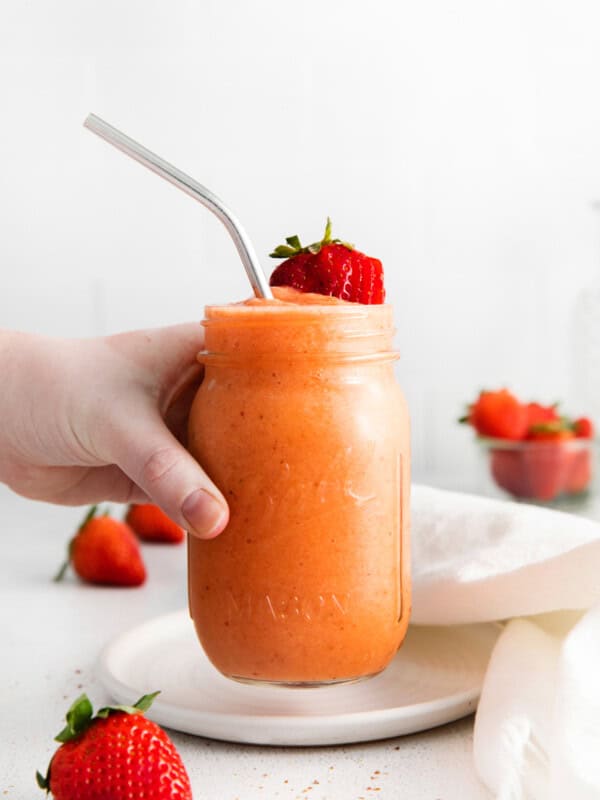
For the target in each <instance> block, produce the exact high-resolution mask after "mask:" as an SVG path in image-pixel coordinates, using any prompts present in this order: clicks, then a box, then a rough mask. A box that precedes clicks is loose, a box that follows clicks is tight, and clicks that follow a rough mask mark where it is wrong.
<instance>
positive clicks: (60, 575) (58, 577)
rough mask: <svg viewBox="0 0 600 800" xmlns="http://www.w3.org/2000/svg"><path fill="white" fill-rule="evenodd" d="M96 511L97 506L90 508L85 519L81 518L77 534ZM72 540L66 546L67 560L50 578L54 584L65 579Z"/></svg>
mask: <svg viewBox="0 0 600 800" xmlns="http://www.w3.org/2000/svg"><path fill="white" fill-rule="evenodd" d="M96 511H98V506H97V505H94V506H90V508H89V509H88V510H87V513H86V515H85V517H84V518H83V522H81V523H80V525H79V527H78V528H77V533H79V531H80V530H82V528H85V526H86V525H87V524H88V522H90V521H91V520H92V519H93V518H94V517H95V516H96ZM76 535H77V534H76ZM74 539H75V537H73V538H72V539H71V541H70V542H69V544H68V546H67V558H66V560H65V561H64V562H63V563H62V564H61V567H60V569H59V570H58V572H57V573H56V575H55V576H54V578H52V580H53V582H54V583H60V581H62V579H63V578H64V577H65V574H66V572H67V569H68V568H69V564H70V563H71V556H72V554H73V541H74Z"/></svg>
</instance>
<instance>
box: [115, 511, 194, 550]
mask: <svg viewBox="0 0 600 800" xmlns="http://www.w3.org/2000/svg"><path fill="white" fill-rule="evenodd" d="M125 522H126V523H127V524H128V525H129V527H130V528H131V529H132V530H133V531H134V532H135V533H136V534H137V535H138V536H139V538H140V539H143V540H144V541H145V542H165V543H167V544H179V543H180V542H182V541H183V540H184V538H185V531H184V530H183V528H180V527H179V525H177V523H176V522H173V520H172V519H171V518H170V517H168V516H167V515H166V514H165V512H164V511H163V510H162V509H160V508H159V507H158V506H155V505H153V504H152V503H142V504H140V505H132V506H129V509H128V510H127V515H126V517H125Z"/></svg>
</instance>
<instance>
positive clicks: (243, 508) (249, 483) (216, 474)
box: [189, 289, 410, 683]
mask: <svg viewBox="0 0 600 800" xmlns="http://www.w3.org/2000/svg"><path fill="white" fill-rule="evenodd" d="M276 294H277V299H275V300H274V301H265V300H256V299H252V300H249V301H246V303H241V304H232V305H230V306H215V307H208V308H207V310H206V319H205V323H204V324H205V326H206V351H207V352H206V353H205V354H203V355H202V356H201V360H202V361H203V362H204V364H205V378H204V381H203V383H202V386H201V388H200V390H199V392H198V395H197V397H196V399H195V401H194V405H193V408H192V413H191V419H190V437H189V446H190V450H191V452H192V453H193V454H194V456H195V457H196V458H197V459H198V461H199V462H200V463H201V464H202V465H203V466H204V468H205V469H206V471H207V472H208V474H209V475H210V476H211V478H212V479H213V480H214V481H215V483H216V484H217V485H218V486H219V488H220V489H221V491H222V492H223V493H224V495H225V497H226V499H227V501H228V503H229V506H230V522H229V525H228V526H227V528H226V529H225V531H224V532H223V533H222V534H221V535H220V536H218V537H217V538H216V539H213V540H210V541H200V540H198V539H195V538H193V537H190V542H189V598H190V611H191V614H192V617H193V620H194V624H195V627H196V630H197V633H198V636H199V638H200V641H201V642H202V645H203V646H204V649H205V650H206V653H207V655H208V656H209V658H210V659H211V661H212V662H213V663H214V664H215V666H216V667H217V668H218V669H219V670H221V672H223V673H224V674H225V675H228V676H231V677H236V678H242V679H246V680H258V681H276V682H283V683H322V682H331V681H342V680H350V679H354V678H358V677H364V676H367V675H371V674H374V673H377V672H379V671H380V670H381V669H383V668H384V667H385V666H386V665H387V663H389V661H390V660H391V659H392V658H393V656H394V654H395V652H396V650H397V648H398V647H399V645H400V643H401V642H402V639H403V637H404V635H405V632H406V626H407V624H408V615H409V610H410V599H409V575H408V564H409V554H408V492H409V488H408V487H409V434H408V419H407V413H406V408H405V404H404V399H403V397H402V394H401V392H400V389H399V387H398V385H397V383H396V381H395V378H394V373H393V360H394V359H395V354H394V353H393V352H392V350H391V339H392V335H393V329H392V311H391V308H390V307H389V306H385V305H371V306H366V305H360V304H357V303H345V302H343V301H338V300H335V299H333V298H328V297H323V296H320V295H303V294H300V293H297V292H294V291H293V290H285V289H277V290H276Z"/></svg>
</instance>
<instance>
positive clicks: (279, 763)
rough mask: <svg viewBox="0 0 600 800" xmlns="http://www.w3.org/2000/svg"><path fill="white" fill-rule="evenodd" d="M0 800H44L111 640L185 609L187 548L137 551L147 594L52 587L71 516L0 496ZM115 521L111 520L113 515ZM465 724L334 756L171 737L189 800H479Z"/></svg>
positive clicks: (99, 697)
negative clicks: (67, 733)
mask: <svg viewBox="0 0 600 800" xmlns="http://www.w3.org/2000/svg"><path fill="white" fill-rule="evenodd" d="M0 510H1V523H0V524H1V527H2V532H1V534H0V536H1V537H2V543H3V556H2V559H0V620H1V622H0V633H1V643H2V644H1V657H0V712H1V713H0V797H1V798H8V799H9V800H26V799H27V800H30V799H31V798H34V797H36V796H39V797H40V798H42V797H44V795H43V793H42V792H41V790H39V789H38V788H37V786H36V783H35V771H36V769H39V770H40V771H42V772H44V771H45V768H46V766H47V764H48V761H49V759H50V757H51V755H52V753H53V752H54V749H55V747H56V746H57V745H56V743H55V742H53V737H54V736H55V734H56V733H58V731H59V730H60V729H61V728H62V726H63V725H62V723H63V720H64V714H65V712H66V710H67V708H68V706H69V705H70V703H71V702H72V700H74V699H75V698H76V697H77V696H78V695H79V694H80V693H81V692H84V691H85V692H86V693H87V694H88V695H89V697H90V699H91V700H92V702H93V704H94V707H95V708H97V707H100V705H104V704H106V703H107V702H109V701H110V699H111V698H110V697H108V696H107V695H106V693H105V692H104V691H103V689H102V688H101V686H100V685H99V683H98V681H97V679H96V677H95V663H96V659H97V656H98V654H99V652H100V650H101V649H102V647H103V646H104V645H105V644H106V643H107V642H108V641H109V640H110V639H112V638H113V637H114V636H115V635H117V634H118V633H121V632H122V631H124V630H127V629H128V628H130V627H132V626H134V625H136V624H138V623H140V622H143V621H145V620H148V619H151V618H153V617H154V616H157V615H159V614H163V613H165V612H168V611H174V610H177V609H179V608H182V607H184V606H185V605H186V585H185V584H186V577H185V570H186V563H185V562H186V558H185V546H181V547H172V546H171V547H169V546H145V547H144V550H143V553H144V559H145V561H146V564H147V567H148V579H147V582H146V584H145V585H144V586H143V587H141V588H136V589H114V588H95V587H91V586H87V585H84V584H82V583H80V582H79V581H78V580H77V579H76V578H75V577H74V576H73V574H72V573H70V574H69V577H68V578H67V579H66V580H65V582H63V583H62V584H54V583H52V580H51V578H52V576H53V574H54V573H55V572H56V570H57V568H58V566H59V565H60V563H61V560H62V558H63V555H64V552H65V548H66V544H67V542H68V540H69V539H70V537H71V535H72V532H73V531H74V529H75V528H76V527H77V524H78V522H79V520H80V517H81V509H69V508H60V507H56V506H50V505H46V504H41V503H34V502H31V501H27V500H24V499H22V498H19V497H17V496H15V495H14V494H12V493H10V492H9V491H8V490H7V489H6V488H5V487H3V486H0ZM114 510H115V512H116V511H120V509H118V508H117V507H114ZM472 730H473V718H472V717H469V718H467V719H464V720H461V721H459V722H456V723H452V724H449V725H446V726H444V727H441V728H437V729H435V730H431V731H426V732H424V733H419V734H416V735H413V736H405V737H400V738H397V739H387V740H385V741H380V742H371V743H368V744H357V745H352V746H344V747H320V748H284V747H257V746H250V745H248V746H245V745H239V744H228V743H225V742H219V741H210V740H207V739H201V738H196V737H193V736H187V735H184V734H179V733H176V732H170V733H171V736H172V738H173V740H174V741H175V743H176V745H177V747H178V749H179V752H180V753H181V756H182V758H183V760H184V762H185V765H186V767H187V770H188V772H189V774H190V778H191V781H192V787H193V793H194V798H195V800H270V799H271V798H282V799H283V798H291V799H293V798H298V799H299V800H303V799H304V798H310V800H361V798H364V800H369V798H375V797H379V798H382V799H383V800H396V798H398V797H404V798H408V800H455V798H458V797H460V798H461V800H488V799H489V798H490V797H491V795H490V793H489V792H488V791H487V790H486V789H485V788H484V787H483V786H482V784H481V783H480V782H479V781H478V779H477V777H476V775H475V772H474V769H473V764H472V752H471V751H472Z"/></svg>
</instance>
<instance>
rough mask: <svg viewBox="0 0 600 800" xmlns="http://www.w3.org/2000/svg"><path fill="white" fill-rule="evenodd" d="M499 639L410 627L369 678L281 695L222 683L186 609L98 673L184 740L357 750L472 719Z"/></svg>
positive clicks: (128, 637)
mask: <svg viewBox="0 0 600 800" xmlns="http://www.w3.org/2000/svg"><path fill="white" fill-rule="evenodd" d="M498 633H499V627H498V626H497V625H494V624H485V625H469V626H465V627H451V628H442V627H435V628H434V627H417V626H413V627H410V628H409V633H408V636H407V638H406V641H405V643H404V644H403V646H402V647H401V649H400V650H399V652H398V655H397V656H396V657H395V659H394V660H393V662H392V663H391V664H390V666H389V667H388V668H387V669H386V670H384V672H382V673H381V674H379V675H377V676H376V677H374V678H370V679H369V680H365V681H359V682H358V683H354V684H346V685H343V684H341V685H339V686H327V687H320V688H315V689H290V688H282V687H273V686H260V685H259V686H250V685H244V684H238V683H236V682H235V681H231V680H228V679H227V678H224V677H223V676H222V675H221V674H220V673H219V672H217V670H216V669H215V668H214V667H213V666H212V665H211V664H210V662H209V661H208V659H207V658H206V656H205V654H204V651H203V650H202V648H201V647H200V645H199V643H198V640H197V639H196V634H195V632H194V628H193V625H192V622H191V620H190V618H189V616H188V614H187V611H177V612H175V613H173V614H167V615H165V616H161V617H157V618H155V619H153V620H151V621H150V622H146V623H144V624H143V625H140V626H138V627H136V628H134V629H133V630H130V631H128V632H127V633H124V634H122V635H121V636H119V637H118V638H116V639H115V640H113V641H112V642H111V643H110V644H109V645H108V646H107V647H106V648H105V650H104V651H103V653H102V654H101V657H100V661H99V664H98V671H99V678H100V681H101V682H102V684H103V685H104V687H105V689H106V690H107V691H108V692H109V693H110V695H111V696H113V697H114V698H115V699H116V700H118V701H119V702H121V703H132V702H134V701H135V700H137V699H138V697H139V696H140V695H142V694H146V693H148V692H153V691H156V690H157V689H160V691H161V694H160V695H159V696H158V698H157V699H156V700H155V701H154V704H153V706H152V708H151V709H150V711H149V712H148V716H149V717H150V718H151V719H153V720H154V721H155V722H158V723H159V724H161V725H165V726H167V727H169V728H173V729H175V730H178V731H183V732H185V733H192V734H196V735H199V736H208V737H211V738H214V739H224V740H226V741H231V742H246V743H251V744H271V745H328V744H342V743H348V742H364V741H370V740H373V739H384V738H386V737H390V736H399V735H402V734H407V733H415V732H416V731H421V730H425V729H427V728H432V727H435V726H436V725H442V724H444V723H445V722H450V721H452V720H456V719H460V717H464V716H466V715H467V714H470V713H472V712H473V711H474V710H475V708H476V706H477V700H478V699H479V693H480V690H481V684H482V681H483V676H484V673H485V670H486V667H487V663H488V660H489V657H490V653H491V651H492V647H493V646H494V643H495V641H496V638H497V637H498Z"/></svg>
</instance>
